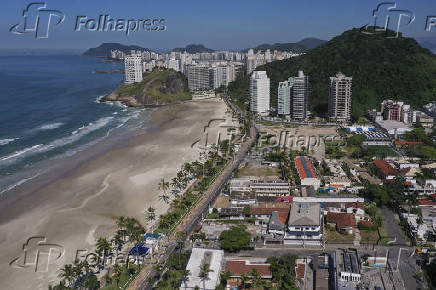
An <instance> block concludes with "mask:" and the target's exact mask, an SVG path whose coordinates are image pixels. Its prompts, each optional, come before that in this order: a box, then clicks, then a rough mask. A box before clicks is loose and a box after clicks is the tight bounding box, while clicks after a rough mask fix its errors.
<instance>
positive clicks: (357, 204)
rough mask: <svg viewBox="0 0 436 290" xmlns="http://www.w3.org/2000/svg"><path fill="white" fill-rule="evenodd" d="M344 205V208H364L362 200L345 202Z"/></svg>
mask: <svg viewBox="0 0 436 290" xmlns="http://www.w3.org/2000/svg"><path fill="white" fill-rule="evenodd" d="M345 207H346V208H349V207H352V208H360V209H365V204H364V203H363V202H346V203H345Z"/></svg>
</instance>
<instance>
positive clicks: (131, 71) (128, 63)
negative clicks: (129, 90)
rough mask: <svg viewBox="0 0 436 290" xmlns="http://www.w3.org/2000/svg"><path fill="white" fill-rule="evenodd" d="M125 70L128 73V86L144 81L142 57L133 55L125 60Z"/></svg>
mask: <svg viewBox="0 0 436 290" xmlns="http://www.w3.org/2000/svg"><path fill="white" fill-rule="evenodd" d="M124 70H125V73H126V81H125V83H126V84H133V83H139V82H141V81H142V59H141V55H138V54H132V55H127V56H126V57H125V58H124Z"/></svg>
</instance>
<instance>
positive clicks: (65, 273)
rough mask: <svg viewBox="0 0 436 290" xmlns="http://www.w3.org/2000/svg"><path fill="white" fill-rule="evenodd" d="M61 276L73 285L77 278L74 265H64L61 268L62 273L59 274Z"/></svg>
mask: <svg viewBox="0 0 436 290" xmlns="http://www.w3.org/2000/svg"><path fill="white" fill-rule="evenodd" d="M59 277H60V278H62V279H63V280H64V281H67V282H68V285H69V286H72V284H73V282H74V280H75V273H74V269H73V265H71V264H66V265H64V267H63V268H61V273H60V274H59Z"/></svg>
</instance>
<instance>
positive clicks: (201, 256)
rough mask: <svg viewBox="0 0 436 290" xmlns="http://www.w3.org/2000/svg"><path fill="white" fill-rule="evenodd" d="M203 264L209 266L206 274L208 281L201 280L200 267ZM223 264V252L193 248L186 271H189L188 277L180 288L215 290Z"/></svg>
mask: <svg viewBox="0 0 436 290" xmlns="http://www.w3.org/2000/svg"><path fill="white" fill-rule="evenodd" d="M205 264H208V265H209V269H210V270H212V271H211V272H209V274H208V277H207V278H208V279H204V280H203V279H202V278H201V277H200V276H201V275H200V272H201V267H202V266H203V265H205ZM223 264H224V251H223V250H214V249H203V248H193V249H192V253H191V257H190V258H189V261H188V264H187V265H186V270H188V271H189V273H190V274H189V277H188V279H186V280H185V281H184V282H182V285H181V286H180V288H182V289H196V288H199V289H205V290H215V288H216V286H218V284H219V282H220V280H219V278H220V273H221V270H222V269H223Z"/></svg>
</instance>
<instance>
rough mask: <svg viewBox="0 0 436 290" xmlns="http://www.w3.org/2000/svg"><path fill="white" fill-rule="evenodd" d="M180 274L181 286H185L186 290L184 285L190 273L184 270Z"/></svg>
mask: <svg viewBox="0 0 436 290" xmlns="http://www.w3.org/2000/svg"><path fill="white" fill-rule="evenodd" d="M180 273H181V274H182V284H185V289H186V284H187V283H188V281H189V276H190V275H191V271H189V270H186V269H184V270H182V271H181V272H180Z"/></svg>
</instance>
